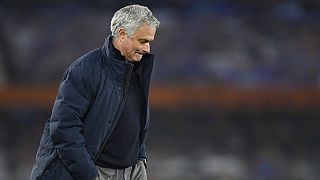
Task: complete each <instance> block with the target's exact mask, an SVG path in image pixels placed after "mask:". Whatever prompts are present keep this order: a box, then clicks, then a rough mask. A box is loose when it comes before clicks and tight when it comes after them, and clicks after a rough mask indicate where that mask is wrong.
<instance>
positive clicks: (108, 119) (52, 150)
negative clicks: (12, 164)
mask: <svg viewBox="0 0 320 180" xmlns="http://www.w3.org/2000/svg"><path fill="white" fill-rule="evenodd" d="M159 24H160V22H159V21H158V20H157V19H156V18H155V17H154V16H153V15H152V12H151V11H150V10H149V9H148V8H147V7H144V6H140V5H129V6H126V7H123V8H121V9H120V10H118V11H117V12H116V13H115V14H114V16H113V18H112V20H111V32H112V35H110V36H109V37H108V38H107V39H106V42H105V44H104V45H103V46H102V47H101V48H99V49H95V50H93V51H91V52H89V53H88V54H86V55H84V56H82V57H80V58H79V59H78V60H76V61H75V62H74V63H73V64H72V65H71V66H70V67H69V68H68V69H67V71H66V72H65V73H64V77H63V79H62V81H61V84H60V87H59V93H58V95H57V98H56V101H55V103H54V106H53V110H52V114H51V117H50V118H49V119H48V121H47V122H46V124H45V128H44V132H43V135H42V138H41V140H40V146H39V148H38V152H37V157H36V164H35V166H34V168H33V170H32V173H31V179H32V180H33V179H48V180H49V179H50V180H51V179H52V180H53V179H55V180H57V179H63V180H71V179H77V180H94V179H99V180H106V179H108V180H109V179H117V180H122V179H123V180H125V179H126V180H127V179H130V180H145V179H147V175H146V160H147V156H146V146H145V138H146V135H147V131H148V127H149V105H148V92H149V84H150V76H151V72H152V66H153V55H152V54H150V42H151V41H153V40H154V36H155V33H156V29H157V28H158V27H159Z"/></svg>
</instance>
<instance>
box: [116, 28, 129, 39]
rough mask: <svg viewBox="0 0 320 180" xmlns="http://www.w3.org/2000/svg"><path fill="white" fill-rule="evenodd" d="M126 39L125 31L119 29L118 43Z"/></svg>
mask: <svg viewBox="0 0 320 180" xmlns="http://www.w3.org/2000/svg"><path fill="white" fill-rule="evenodd" d="M126 37H127V34H126V31H125V30H124V29H123V28H119V30H118V38H119V39H120V41H123V39H124V38H126Z"/></svg>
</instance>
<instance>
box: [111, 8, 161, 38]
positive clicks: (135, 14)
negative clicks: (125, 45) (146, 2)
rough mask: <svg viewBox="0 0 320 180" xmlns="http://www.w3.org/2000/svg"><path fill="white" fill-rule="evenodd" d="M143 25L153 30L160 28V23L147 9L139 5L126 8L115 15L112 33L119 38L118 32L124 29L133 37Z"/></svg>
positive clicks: (112, 22) (112, 21)
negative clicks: (145, 24)
mask: <svg viewBox="0 0 320 180" xmlns="http://www.w3.org/2000/svg"><path fill="white" fill-rule="evenodd" d="M143 23H147V24H148V25H149V26H151V27H153V28H158V27H159V26H160V21H158V20H157V18H155V17H154V16H153V14H152V12H151V11H150V9H148V8H147V7H145V6H141V5H137V4H134V5H129V6H125V7H123V8H121V9H119V10H118V11H117V12H115V13H114V15H113V17H112V19H111V25H110V28H111V33H112V35H113V36H115V37H118V33H117V32H118V30H119V29H120V28H123V29H124V30H125V32H126V34H127V35H128V36H129V37H131V36H132V35H133V34H134V33H135V32H136V30H137V29H138V28H139V27H140V26H141V25H142V24H143Z"/></svg>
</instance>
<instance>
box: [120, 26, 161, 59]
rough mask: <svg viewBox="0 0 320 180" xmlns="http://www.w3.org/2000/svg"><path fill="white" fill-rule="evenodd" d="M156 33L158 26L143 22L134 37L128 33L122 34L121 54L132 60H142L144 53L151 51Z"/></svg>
mask: <svg viewBox="0 0 320 180" xmlns="http://www.w3.org/2000/svg"><path fill="white" fill-rule="evenodd" d="M155 34H156V28H153V27H151V26H149V25H147V24H143V25H142V26H140V27H139V28H138V29H137V31H136V32H135V33H134V34H133V35H132V37H128V36H127V35H126V34H124V35H122V36H120V38H121V39H122V43H121V44H122V48H121V51H120V52H121V54H122V55H123V56H124V57H125V58H126V59H127V60H128V61H130V62H138V61H140V60H141V58H142V55H143V54H145V53H149V52H150V42H151V41H153V39H154V36H155Z"/></svg>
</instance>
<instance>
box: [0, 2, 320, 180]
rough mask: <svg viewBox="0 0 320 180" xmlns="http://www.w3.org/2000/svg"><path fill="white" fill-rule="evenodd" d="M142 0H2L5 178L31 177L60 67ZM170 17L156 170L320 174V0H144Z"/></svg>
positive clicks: (162, 34) (159, 61)
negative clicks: (125, 7)
mask: <svg viewBox="0 0 320 180" xmlns="http://www.w3.org/2000/svg"><path fill="white" fill-rule="evenodd" d="M136 2H137V1H130V2H129V1H128V2H127V1H126V2H125V1H117V0H91V1H89V0H87V1H86V0H78V1H75V0H63V1H62V0H61V1H59V0H55V1H53V0H42V1H40V0H29V1H22V0H1V2H0V139H1V141H0V142H1V144H0V179H3V180H21V179H28V176H29V174H30V171H31V168H32V166H33V163H34V157H35V153H36V148H37V146H38V143H39V140H40V134H41V131H42V128H43V125H44V122H45V120H46V119H47V118H48V117H49V116H50V111H51V107H52V104H53V101H54V98H55V95H56V92H57V87H58V83H59V81H60V78H61V76H62V73H63V71H64V70H65V69H66V68H67V66H68V65H69V64H70V63H72V61H74V60H75V59H76V58H77V57H79V56H80V55H82V54H83V53H86V52H87V51H89V50H91V49H94V48H96V47H99V46H100V45H101V44H102V43H103V41H104V38H105V37H106V36H107V35H108V34H109V32H110V31H109V21H110V19H111V16H112V14H113V13H114V11H115V10H116V9H118V8H120V7H122V6H123V5H127V4H129V3H136ZM138 3H139V4H142V5H147V6H149V7H150V9H151V10H153V12H154V14H155V15H156V16H157V17H158V18H159V20H160V21H161V23H162V26H161V28H160V29H159V30H158V33H157V35H156V40H155V42H154V43H153V44H152V51H153V53H155V54H156V63H155V67H154V76H153V82H152V89H151V100H150V101H151V104H152V106H151V110H152V122H151V132H150V134H149V138H148V146H149V169H148V172H149V178H150V179H151V180H200V179H201V180H209V179H210V180H211V179H212V180H316V179H318V178H319V177H320V138H319V137H320V131H319V130H320V121H319V120H320V111H319V107H320V90H319V87H320V71H319V70H320V1H317V0H260V1H254V0H223V1H222V0H221V1H209V0H200V1H191V0H161V1H139V2H138Z"/></svg>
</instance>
